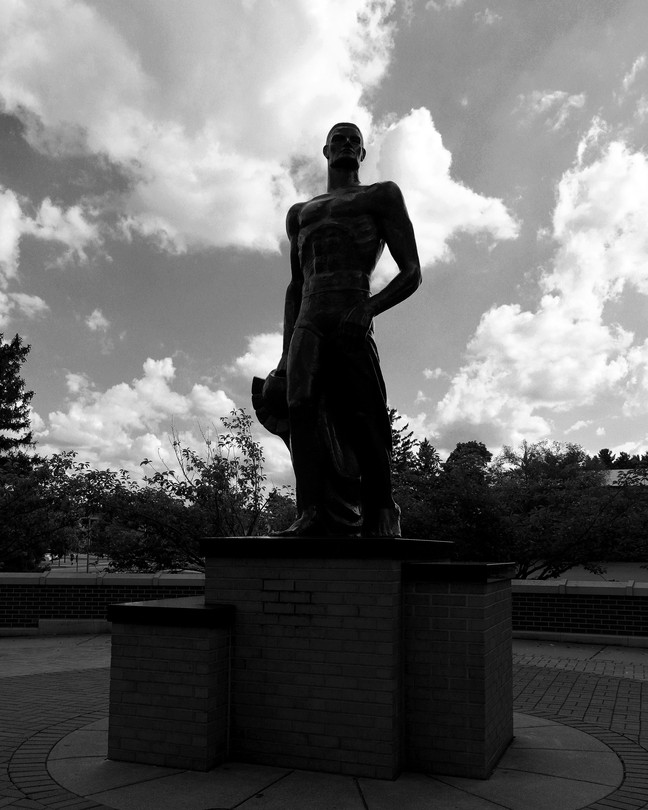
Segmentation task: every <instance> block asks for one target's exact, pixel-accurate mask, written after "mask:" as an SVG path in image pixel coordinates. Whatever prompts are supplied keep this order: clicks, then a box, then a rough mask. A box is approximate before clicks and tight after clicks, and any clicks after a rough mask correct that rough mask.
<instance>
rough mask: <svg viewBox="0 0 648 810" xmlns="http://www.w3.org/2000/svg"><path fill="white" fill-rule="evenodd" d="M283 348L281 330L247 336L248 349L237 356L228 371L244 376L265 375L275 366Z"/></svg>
mask: <svg viewBox="0 0 648 810" xmlns="http://www.w3.org/2000/svg"><path fill="white" fill-rule="evenodd" d="M282 348H283V335H282V333H281V332H266V333H263V334H260V335H252V336H251V337H249V338H248V350H247V352H245V354H243V355H241V357H237V358H236V360H235V361H234V364H233V365H232V366H231V368H230V371H233V372H235V373H236V374H240V375H242V376H244V377H253V376H256V377H267V376H268V374H269V373H270V372H271V371H272V370H273V369H274V368H276V367H277V363H278V362H279V358H280V357H281V352H282Z"/></svg>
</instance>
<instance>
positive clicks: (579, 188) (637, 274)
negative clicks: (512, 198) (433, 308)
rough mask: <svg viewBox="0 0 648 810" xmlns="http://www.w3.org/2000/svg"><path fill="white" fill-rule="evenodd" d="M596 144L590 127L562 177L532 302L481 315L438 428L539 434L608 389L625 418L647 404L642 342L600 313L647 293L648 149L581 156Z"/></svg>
mask: <svg viewBox="0 0 648 810" xmlns="http://www.w3.org/2000/svg"><path fill="white" fill-rule="evenodd" d="M595 126H597V127H599V128H600V125H599V123H596V124H595ZM586 141H587V144H586ZM592 142H593V141H592V134H591V133H589V134H588V135H587V136H586V138H585V139H584V140H583V142H582V143H581V145H580V147H579V150H578V154H579V158H578V160H577V162H576V164H575V165H574V167H573V168H572V169H570V170H569V171H567V172H566V173H565V174H564V175H563V177H562V179H561V181H560V183H559V184H558V190H557V191H558V195H557V202H556V207H555V210H554V217H553V236H554V239H555V240H556V242H557V245H558V247H557V250H556V253H555V256H554V260H553V265H552V267H551V268H550V269H548V270H547V272H545V273H544V274H543V275H542V277H541V279H540V301H539V305H538V307H537V308H536V309H535V310H523V309H522V308H521V307H520V306H519V305H516V304H507V305H503V306H497V307H493V308H492V309H491V310H489V311H488V312H486V313H485V314H484V315H483V316H482V318H481V321H480V323H479V325H478V327H477V330H476V332H475V334H474V335H473V337H472V339H471V341H470V343H469V345H468V349H467V357H466V363H465V365H464V366H463V367H462V368H461V369H460V371H459V372H458V373H457V375H456V376H455V377H454V379H453V380H452V383H451V386H450V389H449V391H448V393H447V394H446V396H445V397H444V399H443V400H442V401H441V403H440V404H439V408H438V413H437V416H438V427H439V428H440V429H441V430H443V431H444V432H448V431H449V432H451V433H452V432H454V433H463V435H465V433H466V432H467V431H469V432H471V433H473V434H474V433H479V434H480V435H483V436H486V437H487V439H486V440H487V441H492V442H493V443H502V442H506V443H511V442H513V443H516V442H518V441H520V440H521V439H529V440H536V439H539V438H542V437H544V436H546V435H548V434H549V433H550V430H551V427H552V421H551V417H552V414H555V413H558V412H567V411H569V410H570V409H572V408H575V407H578V406H582V405H587V404H591V403H593V402H595V401H596V400H597V398H598V397H600V396H602V395H603V394H606V393H608V394H610V393H612V394H619V393H621V394H622V395H623V397H624V402H623V408H624V411H625V412H626V413H628V414H630V413H631V414H633V415H636V414H637V413H646V412H647V411H648V396H647V394H648V341H646V343H644V344H642V345H637V344H636V343H635V337H634V334H633V333H632V332H631V331H628V330H625V329H623V328H622V327H621V326H619V325H618V324H615V323H614V322H609V320H608V319H607V318H606V304H609V303H610V302H612V301H615V300H618V299H619V297H620V296H621V294H622V293H623V292H624V290H626V289H627V288H632V290H633V291H634V292H635V294H636V293H640V294H642V295H647V294H648V232H647V231H646V228H645V222H646V218H647V217H648V156H646V155H645V154H644V153H642V152H632V151H631V150H630V149H629V148H628V146H627V145H626V144H624V143H623V142H621V141H612V142H610V143H608V144H607V145H606V146H604V147H601V149H600V151H599V154H598V156H597V157H596V158H595V159H590V161H589V162H585V160H584V155H585V154H588V155H591V152H592ZM586 145H587V149H586V148H585V146H586Z"/></svg>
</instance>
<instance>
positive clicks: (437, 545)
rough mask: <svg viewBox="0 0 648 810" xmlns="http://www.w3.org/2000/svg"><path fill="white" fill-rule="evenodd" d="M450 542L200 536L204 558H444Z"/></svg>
mask: <svg viewBox="0 0 648 810" xmlns="http://www.w3.org/2000/svg"><path fill="white" fill-rule="evenodd" d="M453 545H454V544H453V543H452V542H449V541H446V540H413V539H410V538H404V537H403V538H401V537H308V538H304V537H298V538H297V537H203V538H202V540H201V542H200V549H201V551H202V553H203V554H204V555H205V556H206V557H207V558H210V557H211V558H224V557H230V558H231V557H237V558H241V557H266V558H269V557H273V558H284V559H287V558H291V559H295V558H309V559H313V558H324V559H326V558H336V559H367V558H371V559H376V558H381V557H382V558H383V559H389V560H412V561H414V560H417V561H418V560H420V561H423V560H447V559H448V558H449V556H450V554H451V551H452V547H453Z"/></svg>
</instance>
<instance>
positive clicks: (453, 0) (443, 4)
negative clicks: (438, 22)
mask: <svg viewBox="0 0 648 810" xmlns="http://www.w3.org/2000/svg"><path fill="white" fill-rule="evenodd" d="M465 2H466V0H428V1H427V3H426V4H425V10H426V11H429V10H430V9H432V10H433V11H441V9H444V8H459V6H463V4H464V3H465Z"/></svg>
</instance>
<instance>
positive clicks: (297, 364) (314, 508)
mask: <svg viewBox="0 0 648 810" xmlns="http://www.w3.org/2000/svg"><path fill="white" fill-rule="evenodd" d="M321 351H322V346H321V338H320V336H319V335H318V334H317V333H316V332H314V331H311V330H310V329H307V328H303V327H297V328H296V329H295V331H294V333H293V336H292V340H291V343H290V350H289V352H288V369H287V377H288V414H289V421H290V452H291V456H292V463H293V469H294V471H295V479H296V484H297V495H298V508H299V515H298V517H297V520H296V521H295V522H294V523H293V524H292V526H289V527H288V528H287V529H285V530H284V531H281V532H277V534H278V535H279V536H282V537H292V536H313V535H316V534H322V533H324V532H325V531H326V526H325V519H324V513H323V510H322V507H321V499H322V495H323V493H324V480H323V467H324V464H325V460H324V454H323V448H322V445H321V440H320V437H319V434H318V430H317V383H318V377H319V371H320V366H321Z"/></svg>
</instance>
